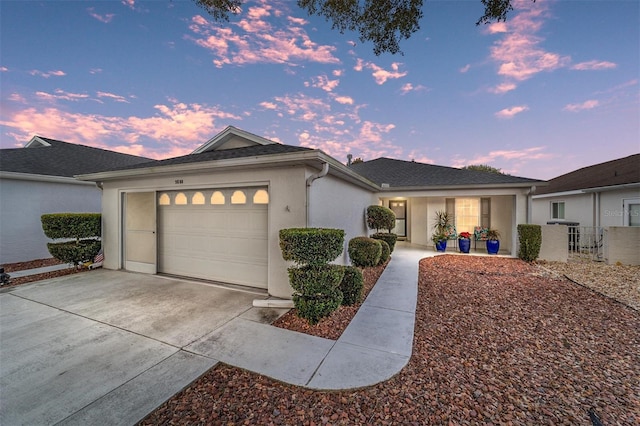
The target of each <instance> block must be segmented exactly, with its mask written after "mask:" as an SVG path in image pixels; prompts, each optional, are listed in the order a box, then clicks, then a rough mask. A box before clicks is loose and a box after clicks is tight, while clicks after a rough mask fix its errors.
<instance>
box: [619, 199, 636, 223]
mask: <svg viewBox="0 0 640 426" xmlns="http://www.w3.org/2000/svg"><path fill="white" fill-rule="evenodd" d="M623 212H624V225H625V226H640V198H632V199H628V200H624V201H623Z"/></svg>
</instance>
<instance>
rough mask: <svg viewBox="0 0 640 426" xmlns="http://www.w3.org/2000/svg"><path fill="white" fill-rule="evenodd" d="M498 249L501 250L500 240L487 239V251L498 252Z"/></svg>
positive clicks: (490, 252)
mask: <svg viewBox="0 0 640 426" xmlns="http://www.w3.org/2000/svg"><path fill="white" fill-rule="evenodd" d="M498 250H500V241H498V240H487V253H489V254H498Z"/></svg>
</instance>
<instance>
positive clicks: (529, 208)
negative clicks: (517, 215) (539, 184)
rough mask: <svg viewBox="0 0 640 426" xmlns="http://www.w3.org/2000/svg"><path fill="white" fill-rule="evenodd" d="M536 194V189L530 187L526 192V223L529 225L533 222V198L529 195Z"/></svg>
mask: <svg viewBox="0 0 640 426" xmlns="http://www.w3.org/2000/svg"><path fill="white" fill-rule="evenodd" d="M534 192H536V187H535V186H532V187H531V188H529V191H527V194H526V195H527V223H531V221H532V220H533V218H532V217H531V216H532V212H533V198H532V197H531V195H532V194H533V193H534Z"/></svg>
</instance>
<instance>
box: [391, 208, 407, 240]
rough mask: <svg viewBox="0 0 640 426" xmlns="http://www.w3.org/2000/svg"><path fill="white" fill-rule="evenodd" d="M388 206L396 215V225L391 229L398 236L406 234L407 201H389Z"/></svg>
mask: <svg viewBox="0 0 640 426" xmlns="http://www.w3.org/2000/svg"><path fill="white" fill-rule="evenodd" d="M389 208H390V209H391V210H392V211H393V213H395V215H396V226H395V228H393V229H392V230H391V232H393V233H394V234H396V235H397V236H398V237H402V238H404V237H406V236H407V201H406V200H399V201H390V202H389Z"/></svg>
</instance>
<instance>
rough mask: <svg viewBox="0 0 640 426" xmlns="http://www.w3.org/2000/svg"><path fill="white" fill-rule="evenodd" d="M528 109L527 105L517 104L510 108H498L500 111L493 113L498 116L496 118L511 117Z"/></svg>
mask: <svg viewBox="0 0 640 426" xmlns="http://www.w3.org/2000/svg"><path fill="white" fill-rule="evenodd" d="M528 110H529V107H528V106H526V105H519V106H514V107H511V108H505V109H503V110H500V111H498V112H496V113H495V116H496V117H498V118H513V117H514V116H516V115H517V114H520V113H521V112H525V111H528Z"/></svg>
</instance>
